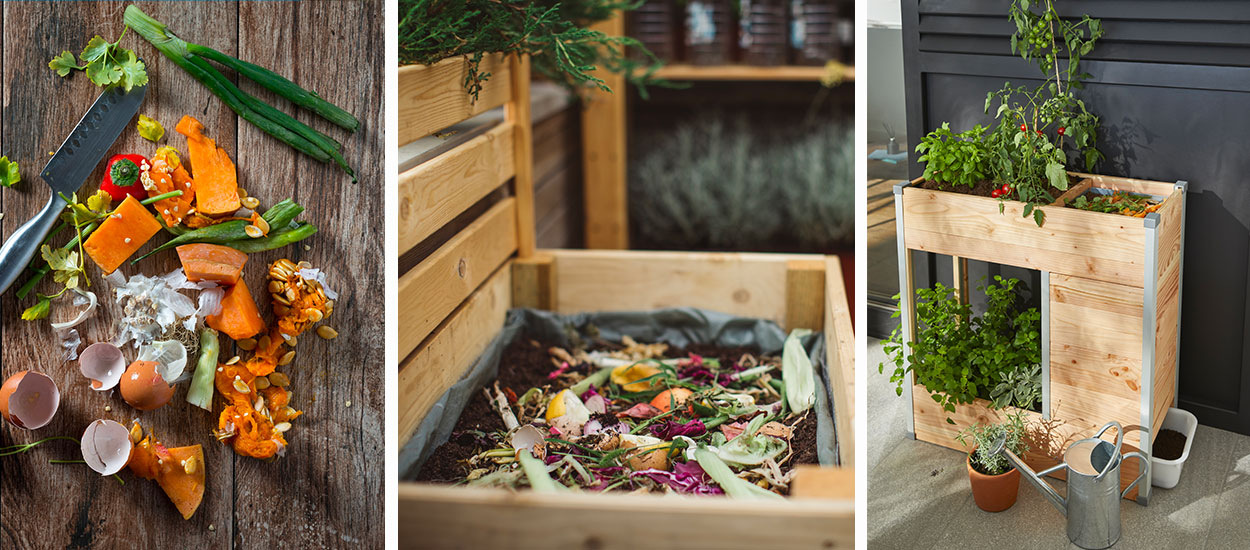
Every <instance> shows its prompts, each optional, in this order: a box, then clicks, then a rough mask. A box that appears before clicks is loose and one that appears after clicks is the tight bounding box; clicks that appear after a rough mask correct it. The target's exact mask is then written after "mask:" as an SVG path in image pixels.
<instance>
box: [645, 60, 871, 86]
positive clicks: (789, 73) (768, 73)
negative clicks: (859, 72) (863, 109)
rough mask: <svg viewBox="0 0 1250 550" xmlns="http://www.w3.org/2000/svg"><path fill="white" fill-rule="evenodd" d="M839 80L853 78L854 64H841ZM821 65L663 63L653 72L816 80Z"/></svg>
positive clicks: (713, 77) (670, 77)
mask: <svg viewBox="0 0 1250 550" xmlns="http://www.w3.org/2000/svg"><path fill="white" fill-rule="evenodd" d="M842 70H843V75H842V80H843V81H854V80H855V67H843V68H842ZM827 73H828V69H826V68H825V67H817V66H812V67H806V66H775V67H760V66H752V65H705V66H698V65H680V64H678V65H665V66H664V67H662V68H660V70H658V71H656V72H655V76H657V77H659V78H664V79H667V80H730V81H773V82H820V80H821V78H823V77H824V76H825V75H826V74H827Z"/></svg>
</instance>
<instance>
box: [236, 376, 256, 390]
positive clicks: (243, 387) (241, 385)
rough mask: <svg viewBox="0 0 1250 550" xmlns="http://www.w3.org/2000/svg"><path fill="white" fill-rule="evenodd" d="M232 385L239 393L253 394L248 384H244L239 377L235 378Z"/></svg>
mask: <svg viewBox="0 0 1250 550" xmlns="http://www.w3.org/2000/svg"><path fill="white" fill-rule="evenodd" d="M231 385H233V386H234V391H237V392H239V393H252V389H251V388H249V387H247V383H246V382H244V381H243V379H242V378H239V377H238V376H235V377H234V382H232V383H231Z"/></svg>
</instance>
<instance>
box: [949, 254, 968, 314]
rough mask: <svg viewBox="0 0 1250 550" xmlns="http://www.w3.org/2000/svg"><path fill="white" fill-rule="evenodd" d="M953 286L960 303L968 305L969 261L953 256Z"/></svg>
mask: <svg viewBox="0 0 1250 550" xmlns="http://www.w3.org/2000/svg"><path fill="white" fill-rule="evenodd" d="M951 281H952V282H951V284H952V286H954V287H955V296H956V297H958V298H959V303H961V304H966V303H968V259H967V258H960V257H959V256H951Z"/></svg>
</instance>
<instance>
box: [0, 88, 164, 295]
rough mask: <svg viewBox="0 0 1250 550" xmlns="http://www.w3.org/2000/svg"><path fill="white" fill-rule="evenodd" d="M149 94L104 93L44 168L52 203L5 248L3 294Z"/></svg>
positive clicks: (0, 264)
mask: <svg viewBox="0 0 1250 550" xmlns="http://www.w3.org/2000/svg"><path fill="white" fill-rule="evenodd" d="M146 94H147V86H139V87H136V88H132V89H131V90H130V91H129V92H126V91H124V90H122V89H121V88H120V87H113V88H109V89H106V90H104V91H103V92H101V93H100V97H98V98H96V100H95V103H93V104H91V108H89V109H87V112H86V113H85V114H83V116H82V119H81V120H79V121H78V125H77V126H75V127H74V131H72V132H70V134H69V136H68V137H66V138H65V142H64V143H62V144H61V147H60V148H59V149H57V151H56V153H55V154H53V155H52V159H51V160H49V161H48V164H47V165H45V166H44V167H43V170H42V171H41V172H40V174H39V176H40V177H41V178H42V179H43V181H44V182H45V183H47V184H48V187H50V188H51V189H52V198H51V199H50V200H49V201H48V204H47V205H45V206H44V207H43V210H40V211H39V213H38V214H36V215H35V217H33V218H31V219H30V220H29V221H27V222H26V223H24V224H22V226H21V227H19V228H17V230H16V231H14V232H13V234H12V235H10V236H9V238H8V240H6V241H5V242H4V246H3V247H2V248H0V294H3V293H4V292H5V291H6V290H8V289H9V287H10V286H12V285H13V282H14V281H16V280H17V278H18V276H20V275H21V274H22V271H23V270H24V269H25V268H26V265H27V264H29V263H30V259H31V258H33V257H34V255H35V253H36V252H37V251H38V250H39V245H40V244H41V243H42V242H43V239H44V237H45V236H47V234H48V231H49V230H50V229H52V225H53V224H54V223H56V220H57V217H58V216H59V215H60V213H61V210H63V209H64V208H65V204H66V203H65V199H62V198H61V195H62V194H64V195H66V196H68V195H69V194H70V193H73V192H75V191H77V190H78V188H79V187H82V184H83V183H84V182H86V181H87V177H88V176H90V175H91V172H93V171H95V167H96V166H97V165H99V164H100V161H101V160H103V159H104V155H105V153H107V152H108V150H109V148H111V147H112V146H113V143H114V142H116V141H117V137H118V136H120V135H121V133H122V130H125V129H126V127H127V126H129V125H130V121H131V120H132V119H133V118H134V117H135V115H136V114H138V113H139V106H140V105H142V104H143V98H144V96H145V95H146ZM82 261H86V260H85V259H83V260H82Z"/></svg>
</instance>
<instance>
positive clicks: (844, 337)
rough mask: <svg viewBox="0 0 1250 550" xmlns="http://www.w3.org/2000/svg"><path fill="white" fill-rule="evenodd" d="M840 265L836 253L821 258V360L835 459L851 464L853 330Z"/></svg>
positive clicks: (853, 401) (853, 368) (842, 463)
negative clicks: (826, 375) (829, 400)
mask: <svg viewBox="0 0 1250 550" xmlns="http://www.w3.org/2000/svg"><path fill="white" fill-rule="evenodd" d="M854 330H855V329H854V327H852V326H851V313H850V304H848V303H847V302H846V287H845V286H844V285H843V282H842V268H841V266H840V264H839V263H838V258H837V257H836V256H829V257H828V259H826V260H825V352H826V353H825V362H826V366H827V371H828V373H829V385H830V386H832V387H831V389H830V393H831V394H832V395H833V426H834V429H835V430H836V432H835V433H837V434H838V438H837V440H838V463H839V464H840V465H841V466H842V467H844V468H852V467H854V466H855V446H856V444H857V438H856V437H855V334H854Z"/></svg>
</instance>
